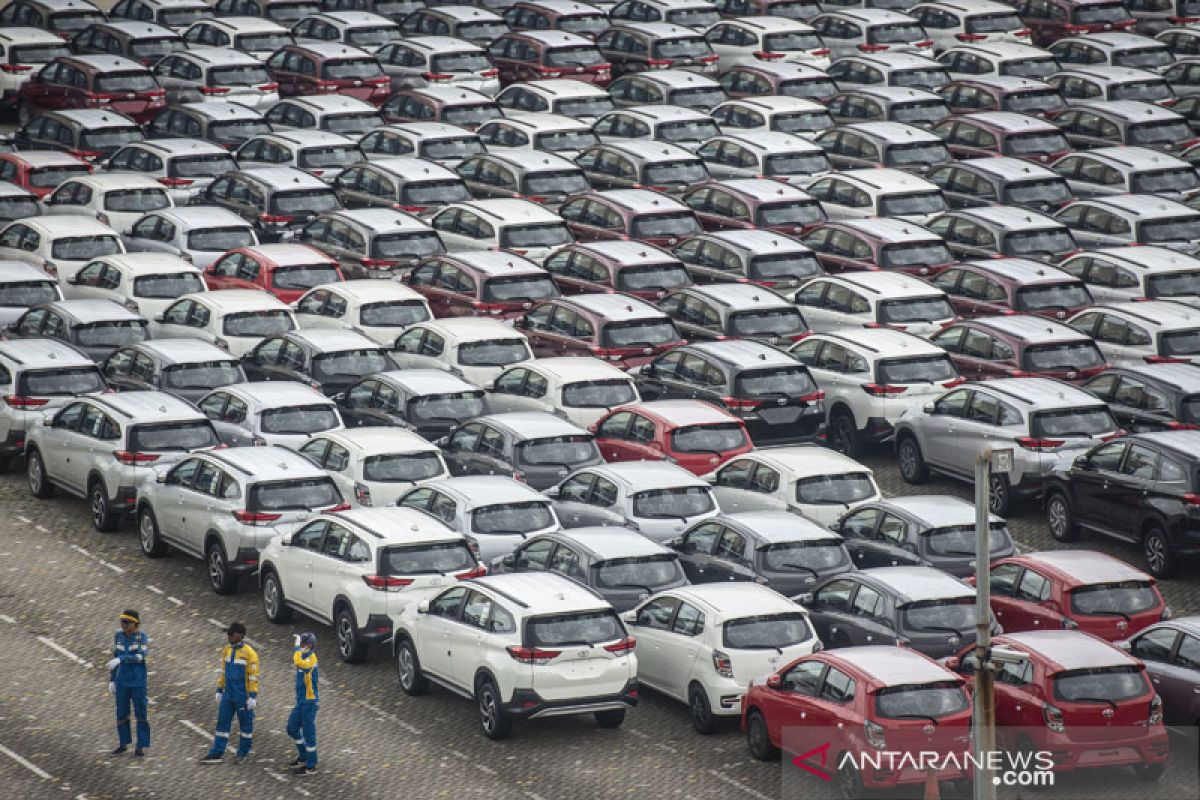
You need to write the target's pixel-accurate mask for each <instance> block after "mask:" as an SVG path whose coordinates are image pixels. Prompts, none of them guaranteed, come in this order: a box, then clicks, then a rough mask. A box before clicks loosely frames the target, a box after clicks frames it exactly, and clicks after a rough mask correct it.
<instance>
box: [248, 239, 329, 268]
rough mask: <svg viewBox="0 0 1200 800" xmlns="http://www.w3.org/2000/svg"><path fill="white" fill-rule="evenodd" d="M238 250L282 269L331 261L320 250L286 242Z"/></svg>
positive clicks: (253, 245)
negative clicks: (270, 262)
mask: <svg viewBox="0 0 1200 800" xmlns="http://www.w3.org/2000/svg"><path fill="white" fill-rule="evenodd" d="M238 250H240V251H241V252H243V253H247V254H249V255H256V256H260V257H262V258H265V259H268V260H270V261H273V262H274V263H275V264H276V265H277V266H280V267H294V266H307V265H309V264H312V263H313V262H314V261H315V262H317V263H324V262H328V261H330V260H331V259H330V258H329V256H327V255H325V254H324V253H322V252H321V251H320V250H318V249H316V248H315V247H310V246H308V245H306V244H289V243H286V242H277V243H274V244H251V245H247V246H245V247H239V248H238Z"/></svg>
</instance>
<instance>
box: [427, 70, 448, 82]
mask: <svg viewBox="0 0 1200 800" xmlns="http://www.w3.org/2000/svg"><path fill="white" fill-rule="evenodd" d="M421 77H422V78H424V79H425V80H427V81H452V80H454V76H453V75H451V74H450V73H448V72H423V73H421Z"/></svg>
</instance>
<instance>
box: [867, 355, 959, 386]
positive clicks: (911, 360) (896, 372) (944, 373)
mask: <svg viewBox="0 0 1200 800" xmlns="http://www.w3.org/2000/svg"><path fill="white" fill-rule="evenodd" d="M875 374H876V377H877V379H878V381H879V383H882V384H889V383H942V382H945V381H952V380H954V379H955V378H957V377H958V370H956V369H955V368H954V362H952V361H951V360H950V356H949V355H947V354H945V353H938V354H936V355H927V356H910V357H908V358H888V359H884V360H882V361H880V362H879V363H878V364H877V365H876V367H875Z"/></svg>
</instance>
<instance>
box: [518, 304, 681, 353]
mask: <svg viewBox="0 0 1200 800" xmlns="http://www.w3.org/2000/svg"><path fill="white" fill-rule="evenodd" d="M513 325H514V327H516V329H517V330H519V331H521V332H522V333H524V334H525V335H526V336H527V337H529V346H530V347H531V348H533V352H534V355H535V356H537V357H538V358H543V357H546V356H594V357H596V358H600V359H604V360H605V361H610V362H612V363H613V365H614V366H617V367H620V368H621V369H629V368H630V367H640V366H642V365H643V364H648V363H650V362H651V361H653V360H654V358H655V357H656V356H659V355H661V354H662V353H665V352H666V351H668V350H670V349H671V348H672V347H678V346H679V345H681V344H686V342H685V341H684V339H683V337H681V336H680V335H679V330H678V329H677V328H676V327H675V323H674V322H672V321H671V318H670V317H668V316H667V315H666V314H664V313H663V312H661V311H659V310H658V309H657V308H655V307H654V306H652V305H650V304H649V303H647V302H646V301H644V300H638V299H637V298H636V297H631V296H629V295H627V294H577V295H573V296H571V297H559V298H556V299H553V300H546V301H543V302H541V303H538V304H537V305H536V306H534V307H533V310H532V311H530V312H528V313H527V314H525V315H524V316H522V317H518V318H517V319H516V320H515V321H514V322H513Z"/></svg>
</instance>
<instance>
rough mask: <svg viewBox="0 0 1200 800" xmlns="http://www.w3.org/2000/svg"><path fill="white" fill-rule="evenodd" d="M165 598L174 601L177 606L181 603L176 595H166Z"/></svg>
mask: <svg viewBox="0 0 1200 800" xmlns="http://www.w3.org/2000/svg"><path fill="white" fill-rule="evenodd" d="M167 600H169V601H170V602H172V603H174V604H175V605H177V606H181V605H183V601H182V600H180V599H179V598H178V597H171V595H167Z"/></svg>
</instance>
